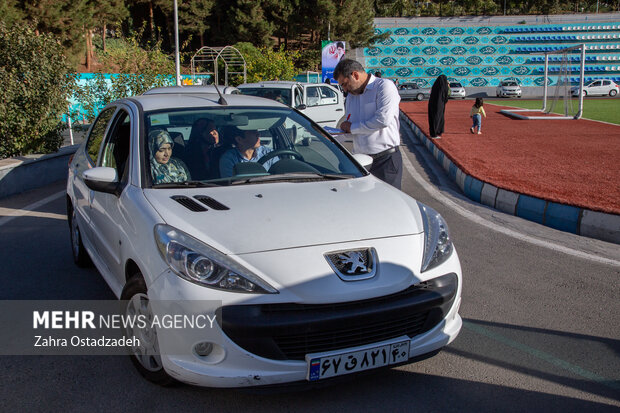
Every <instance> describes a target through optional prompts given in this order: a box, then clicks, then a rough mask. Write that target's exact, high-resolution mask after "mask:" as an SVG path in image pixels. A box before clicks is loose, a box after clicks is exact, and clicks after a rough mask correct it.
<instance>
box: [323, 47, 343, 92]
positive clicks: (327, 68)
mask: <svg viewBox="0 0 620 413" xmlns="http://www.w3.org/2000/svg"><path fill="white" fill-rule="evenodd" d="M321 47H322V52H321V68H322V78H323V82H325V81H327V79H329V80H330V82H332V83H335V80H334V68H335V67H336V65H337V64H338V62H339V61H340V59H342V58H343V57H344V53H345V42H343V41H336V42H332V41H330V40H323V41H322V42H321Z"/></svg>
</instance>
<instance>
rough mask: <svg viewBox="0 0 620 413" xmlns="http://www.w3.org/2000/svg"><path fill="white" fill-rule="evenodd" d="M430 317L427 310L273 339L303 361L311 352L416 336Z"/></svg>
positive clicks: (291, 358)
mask: <svg viewBox="0 0 620 413" xmlns="http://www.w3.org/2000/svg"><path fill="white" fill-rule="evenodd" d="M427 317H428V311H424V312H422V313H417V314H409V315H405V316H403V317H399V318H397V319H394V320H385V321H379V322H375V323H368V324H366V325H363V326H358V327H353V328H338V329H335V330H331V331H322V332H316V333H307V334H290V335H282V336H277V337H274V341H275V343H276V344H277V345H278V347H279V348H280V351H282V352H283V353H284V354H285V355H286V357H287V358H288V359H290V360H303V359H304V357H305V355H306V354H308V353H321V352H325V351H331V350H337V349H342V348H348V347H355V346H361V345H364V344H371V343H378V342H380V341H383V340H389V339H392V338H396V337H401V336H409V337H414V336H417V335H418V334H420V333H421V332H422V331H423V329H424V323H425V322H426V319H427Z"/></svg>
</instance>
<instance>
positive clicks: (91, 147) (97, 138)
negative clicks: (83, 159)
mask: <svg viewBox="0 0 620 413" xmlns="http://www.w3.org/2000/svg"><path fill="white" fill-rule="evenodd" d="M115 110H116V108H113V107H112V108H108V109H106V110H104V111H103V112H101V114H100V115H99V117H98V118H97V120H96V121H95V124H94V125H93V128H92V130H91V131H90V135H89V136H88V141H87V142H86V154H87V155H88V157H89V159H90V161H91V163H92V164H93V165H94V164H96V163H97V156H98V155H99V148H101V143H102V142H103V135H104V133H105V131H106V128H107V127H108V123H109V122H110V119H111V118H112V115H113V114H114V111H115Z"/></svg>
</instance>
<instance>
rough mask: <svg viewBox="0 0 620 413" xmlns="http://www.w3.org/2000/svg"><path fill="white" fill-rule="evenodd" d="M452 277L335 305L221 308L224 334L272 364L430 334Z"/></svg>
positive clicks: (444, 308)
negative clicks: (274, 361)
mask: <svg viewBox="0 0 620 413" xmlns="http://www.w3.org/2000/svg"><path fill="white" fill-rule="evenodd" d="M457 289H458V278H457V276H456V274H453V273H451V274H447V275H444V276H442V277H438V278H435V279H433V280H429V281H427V282H424V283H420V284H417V285H413V286H411V287H409V288H407V289H405V290H403V291H400V292H398V293H395V294H391V295H388V296H384V297H377V298H373V299H368V300H360V301H353V302H343V303H334V304H296V303H279V304H255V305H234V306H224V307H222V313H221V315H222V316H221V318H218V323H220V326H221V328H222V330H223V331H224V333H225V334H226V335H227V336H228V337H229V338H230V339H231V340H233V341H234V342H235V343H236V344H237V345H239V346H240V347H242V348H244V349H245V350H247V351H248V352H250V353H253V354H256V355H258V356H261V357H265V358H269V359H274V360H304V359H305V355H306V354H309V353H322V352H327V351H333V350H340V349H345V348H350V347H356V346H361V345H366V344H372V343H377V342H381V341H384V340H389V339H393V338H396V337H402V336H408V337H410V338H412V337H415V336H417V335H419V334H422V333H424V332H426V331H429V330H431V329H432V328H433V327H435V326H436V325H437V324H438V323H440V322H441V320H443V319H444V318H445V316H446V314H447V313H448V311H449V309H450V307H451V306H452V304H453V302H454V299H455V297H456V293H457Z"/></svg>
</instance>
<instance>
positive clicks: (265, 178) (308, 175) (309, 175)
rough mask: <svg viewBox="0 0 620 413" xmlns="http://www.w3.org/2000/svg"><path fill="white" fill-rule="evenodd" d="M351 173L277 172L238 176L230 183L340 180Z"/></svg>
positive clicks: (348, 176) (348, 177)
mask: <svg viewBox="0 0 620 413" xmlns="http://www.w3.org/2000/svg"><path fill="white" fill-rule="evenodd" d="M353 177H354V176H353V175H340V174H324V173H316V172H290V173H286V174H278V175H260V176H254V177H249V178H238V179H235V177H234V176H233V177H232V179H233V180H234V181H233V182H232V183H231V184H232V185H240V184H253V183H260V182H276V181H294V180H340V179H350V178H353Z"/></svg>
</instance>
